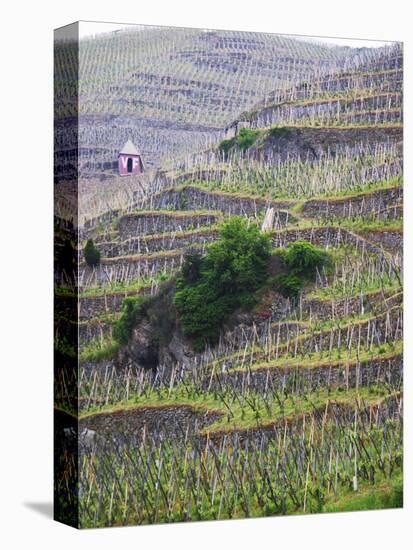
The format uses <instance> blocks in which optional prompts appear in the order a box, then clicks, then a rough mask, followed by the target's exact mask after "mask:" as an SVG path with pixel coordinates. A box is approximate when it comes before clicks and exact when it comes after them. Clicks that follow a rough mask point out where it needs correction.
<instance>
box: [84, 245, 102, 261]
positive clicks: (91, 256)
mask: <svg viewBox="0 0 413 550" xmlns="http://www.w3.org/2000/svg"><path fill="white" fill-rule="evenodd" d="M83 255H84V257H85V262H86V263H87V265H89V266H90V267H95V266H97V265H99V263H100V252H99V250H98V249H97V248H96V246H95V243H94V242H93V240H92V239H89V240H88V241H87V243H86V245H85V248H84V250H83Z"/></svg>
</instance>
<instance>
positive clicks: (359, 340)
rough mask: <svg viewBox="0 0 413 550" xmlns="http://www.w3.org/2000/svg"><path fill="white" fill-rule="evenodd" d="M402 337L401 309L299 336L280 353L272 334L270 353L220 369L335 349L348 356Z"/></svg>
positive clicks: (250, 356)
mask: <svg viewBox="0 0 413 550" xmlns="http://www.w3.org/2000/svg"><path fill="white" fill-rule="evenodd" d="M402 337H403V312H402V310H401V309H400V308H394V309H392V310H390V311H389V312H387V313H385V314H381V315H378V316H377V317H373V318H371V319H366V320H364V321H359V322H357V320H356V321H355V322H354V323H350V324H347V325H346V326H343V327H338V326H334V327H333V328H331V329H324V330H320V331H317V332H314V333H312V334H309V335H308V336H303V337H300V336H299V335H298V334H297V335H296V337H295V338H294V337H292V338H291V339H290V340H289V341H287V343H286V344H283V345H281V346H280V347H279V348H278V351H277V349H276V346H278V344H279V342H277V335H276V334H271V335H270V336H269V341H268V342H267V343H266V347H267V351H261V350H257V351H251V352H248V353H241V354H238V355H237V356H234V357H227V358H225V357H224V358H222V359H220V360H219V365H220V366H221V368H222V366H223V365H224V363H225V364H226V366H227V367H237V366H241V365H242V364H244V365H248V364H250V363H251V362H254V361H268V360H270V359H276V358H277V357H282V356H283V355H285V354H292V356H297V355H298V354H300V355H303V354H311V353H316V354H318V353H323V352H325V353H327V352H331V351H332V350H335V349H339V350H341V351H342V352H343V353H345V352H346V351H347V350H349V349H350V348H351V349H353V350H355V349H357V348H358V346H361V347H362V349H366V348H371V347H372V346H381V345H383V344H385V343H388V342H395V341H397V340H400V339H401V338H402ZM268 346H269V347H268ZM269 348H271V349H272V352H271V353H269V352H268V349H269Z"/></svg>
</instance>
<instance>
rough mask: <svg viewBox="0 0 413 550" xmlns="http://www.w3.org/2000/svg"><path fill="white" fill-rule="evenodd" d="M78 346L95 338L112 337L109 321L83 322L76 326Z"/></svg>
mask: <svg viewBox="0 0 413 550" xmlns="http://www.w3.org/2000/svg"><path fill="white" fill-rule="evenodd" d="M78 328H79V330H78V335H79V344H80V345H82V344H85V343H86V342H89V341H90V340H93V339H96V338H105V337H108V336H112V323H110V322H109V321H100V320H94V321H93V322H83V323H79V325H78Z"/></svg>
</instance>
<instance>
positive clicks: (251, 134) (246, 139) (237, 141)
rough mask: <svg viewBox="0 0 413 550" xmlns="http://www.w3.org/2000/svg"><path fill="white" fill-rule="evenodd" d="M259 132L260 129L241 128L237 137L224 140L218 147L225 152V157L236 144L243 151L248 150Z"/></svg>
mask: <svg viewBox="0 0 413 550" xmlns="http://www.w3.org/2000/svg"><path fill="white" fill-rule="evenodd" d="M259 134H260V131H259V130H251V129H250V128H241V129H240V130H239V132H238V133H237V135H236V136H235V137H233V138H231V139H224V140H222V141H221V142H220V144H219V145H218V149H219V150H220V151H221V153H223V154H224V157H225V156H226V155H227V154H228V153H229V151H230V150H231V149H232V148H233V147H234V146H235V145H238V147H239V148H240V149H241V151H246V150H247V149H249V148H250V147H252V146H253V145H254V143H255V141H256V139H257V137H258V136H259Z"/></svg>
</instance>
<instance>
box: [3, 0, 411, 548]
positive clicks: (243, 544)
mask: <svg viewBox="0 0 413 550" xmlns="http://www.w3.org/2000/svg"><path fill="white" fill-rule="evenodd" d="M1 11H2V14H1V23H2V25H1V32H0V40H1V50H0V51H1V56H2V63H1V67H2V71H1V75H2V77H1V86H0V94H1V102H0V105H1V113H2V115H1V119H0V129H1V131H0V139H1V145H2V147H1V151H2V153H3V155H2V170H1V175H0V193H1V195H0V242H1V249H0V250H1V256H0V258H1V260H0V261H1V269H0V277H1V280H0V289H1V295H0V325H1V331H0V341H1V343H2V346H1V353H0V372H1V376H0V406H1V411H0V413H1V417H0V418H1V426H2V429H1V432H0V438H1V439H0V448H1V451H0V461H1V464H0V466H1V467H0V476H1V479H2V481H1V485H0V508H1V510H0V525H1V528H0V544H1V546H2V548H5V549H14V548H19V549H20V548H26V547H29V548H41V549H42V550H47V549H49V548H59V549H62V550H63V549H66V548H67V549H69V548H70V549H75V548H76V549H77V548H79V549H83V548H88V549H91V548H98V549H99V550H104V549H106V548H108V549H109V548H110V549H114V548H120V547H121V545H122V547H124V548H135V547H136V545H137V544H138V545H139V547H140V548H151V549H156V548H162V547H166V548H168V549H171V548H172V549H173V548H179V549H181V550H184V549H186V548H191V549H192V550H193V549H195V548H196V549H197V550H198V549H203V548H208V549H209V550H215V549H216V550H221V549H224V548H228V549H229V548H231V549H232V548H237V549H242V548H248V549H253V550H254V548H256V547H258V546H259V547H260V548H270V547H279V548H281V547H282V548H288V549H291V548H299V547H302V548H316V549H317V550H322V549H324V548H328V549H329V550H331V549H332V548H334V550H339V549H341V548H346V549H348V548H352V549H357V550H358V549H361V548H374V550H379V549H381V548H386V549H389V548H397V549H401V548H407V547H408V546H410V545H409V543H408V540H409V539H408V534H409V532H410V533H411V532H412V523H413V515H412V485H413V484H412V475H411V467H409V465H411V464H412V448H411V447H412V446H411V440H412V438H411V434H412V430H411V429H410V426H409V424H410V423H411V414H410V412H411V411H410V401H411V399H409V393H411V391H412V384H411V378H412V377H411V375H410V374H409V371H410V358H411V353H412V347H411V345H410V344H409V333H410V330H411V327H412V326H413V325H412V322H411V320H410V317H411V314H410V312H411V292H410V291H409V289H408V288H406V298H405V304H406V310H407V311H406V319H407V326H408V327H410V329H409V330H408V331H407V338H406V350H405V357H406V360H405V372H406V388H407V392H406V393H407V397H408V398H407V400H406V405H405V411H406V418H407V422H406V424H407V427H406V429H405V444H406V445H405V446H406V450H405V509H404V510H403V511H400V510H397V511H380V512H359V513H350V514H330V515H319V516H302V517H286V518H268V519H258V520H239V521H225V522H214V523H212V522H208V523H196V524H194V523H193V524H180V525H166V526H147V527H130V528H124V529H102V530H91V531H82V532H77V531H75V530H74V529H71V528H69V527H66V526H63V525H59V524H57V523H54V522H52V521H51V519H50V514H48V511H50V510H51V499H52V388H53V386H52V311H53V300H52V244H53V243H52V231H53V228H52V212H53V198H52V192H53V185H52V145H53V141H52V137H53V86H52V83H53V81H52V73H53V58H52V54H53V32H52V30H53V28H56V27H59V26H62V25H66V24H68V23H71V22H73V21H76V20H79V19H83V20H99V21H122V22H123V21H125V22H130V23H145V24H158V25H175V26H193V27H203V28H205V27H209V28H220V29H231V30H245V31H261V32H274V33H276V32H280V33H284V34H311V35H320V36H339V37H340V36H342V37H351V38H367V39H370V40H402V41H404V42H405V91H406V102H405V107H406V109H405V119H406V120H407V121H409V120H410V118H411V117H410V114H411V93H410V92H411V89H410V83H409V79H410V80H411V75H412V66H411V59H412V38H411V26H410V25H409V21H411V14H409V10H408V2H403V0H394V1H392V2H388V1H387V2H384V1H381V0H368V1H364V2H363V1H362V0H346V1H344V2H333V1H332V0H330V1H321V0H320V1H316V0H302V1H297V0H296V1H295V2H279V1H277V0H270V1H263V0H248V1H246V0H225V1H224V0H207V1H204V2H202V1H198V2H197V1H196V0H169V1H168V0H162V1H161V0H151V1H149V2H145V1H144V0H139V1H138V0H130V1H126V0H111V1H107V0H88V1H87V2H86V1H85V0H82V1H79V0H66V2H62V1H51V0H47V1H42V2H40V1H38V2H30V1H27V2H21V1H13V0H8V1H7V2H3V4H2V8H1ZM17 144H18V147H19V148H16V145H17ZM21 148H23V149H21ZM405 151H406V153H407V154H406V155H405V157H406V158H405V161H406V167H405V182H406V187H405V190H406V192H405V197H406V198H405V208H406V211H407V212H408V213H411V215H412V214H413V208H412V193H411V191H410V176H411V162H409V157H408V153H409V151H413V147H412V142H411V132H410V129H409V124H407V125H406V126H405ZM15 158H18V159H19V161H18V163H17V162H15V161H14V159H15ZM405 220H406V222H405V235H406V238H405V240H406V246H405V281H411V280H412V277H411V272H412V265H411V264H412V261H411V259H410V258H411V257H412V255H411V253H410V252H411V251H410V248H411V245H410V242H411V238H410V236H411V232H412V229H411V227H412V226H410V221H409V220H410V218H409V216H406V217H405ZM409 517H410V524H409Z"/></svg>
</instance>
